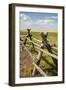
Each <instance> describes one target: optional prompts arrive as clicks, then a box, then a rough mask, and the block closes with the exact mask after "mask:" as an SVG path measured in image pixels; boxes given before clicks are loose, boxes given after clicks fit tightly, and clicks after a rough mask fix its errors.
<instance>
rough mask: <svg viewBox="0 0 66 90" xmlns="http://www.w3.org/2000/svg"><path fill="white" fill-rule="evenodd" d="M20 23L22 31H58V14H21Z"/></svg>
mask: <svg viewBox="0 0 66 90" xmlns="http://www.w3.org/2000/svg"><path fill="white" fill-rule="evenodd" d="M19 22H20V30H23V29H27V28H31V29H32V30H55V31H57V30H58V14H57V13H45V12H44V13H37V12H20V13H19Z"/></svg>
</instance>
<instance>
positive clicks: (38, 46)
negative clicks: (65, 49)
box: [28, 39, 58, 59]
mask: <svg viewBox="0 0 66 90" xmlns="http://www.w3.org/2000/svg"><path fill="white" fill-rule="evenodd" d="M28 40H29V41H30V42H32V43H33V44H34V45H36V46H37V47H36V48H37V49H39V50H40V51H42V52H43V53H45V54H48V55H49V56H51V57H53V58H55V59H58V58H57V56H56V55H53V54H51V53H49V52H47V51H45V50H43V49H40V45H38V44H36V43H35V42H33V41H31V40H30V39H28Z"/></svg>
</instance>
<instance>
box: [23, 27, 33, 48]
mask: <svg viewBox="0 0 66 90" xmlns="http://www.w3.org/2000/svg"><path fill="white" fill-rule="evenodd" d="M27 38H29V39H30V40H31V41H32V34H31V29H27V36H26V39H25V41H24V45H26V42H27ZM32 46H33V48H34V44H33V43H32Z"/></svg>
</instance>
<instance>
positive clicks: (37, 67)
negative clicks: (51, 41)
mask: <svg viewBox="0 0 66 90" xmlns="http://www.w3.org/2000/svg"><path fill="white" fill-rule="evenodd" d="M24 48H25V49H26V51H27V52H28V53H29V55H30V56H31V58H32V59H34V58H33V56H32V54H31V52H30V51H29V50H28V49H27V48H26V47H25V46H24ZM34 61H35V60H33V63H32V64H33V65H34V67H35V68H36V69H37V70H38V71H39V72H40V74H41V75H42V76H47V74H46V73H45V72H44V71H43V70H42V69H41V68H40V67H39V66H38V65H37V64H36V63H35V62H34Z"/></svg>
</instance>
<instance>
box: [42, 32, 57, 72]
mask: <svg viewBox="0 0 66 90" xmlns="http://www.w3.org/2000/svg"><path fill="white" fill-rule="evenodd" d="M47 35H48V33H47V32H46V33H44V32H42V33H41V37H42V43H43V45H44V46H45V47H46V48H47V50H48V52H50V53H53V52H52V48H51V45H50V44H49V43H48V40H47ZM52 59H53V62H54V63H55V65H56V71H57V70H58V62H57V59H55V58H53V57H52Z"/></svg>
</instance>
